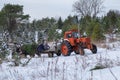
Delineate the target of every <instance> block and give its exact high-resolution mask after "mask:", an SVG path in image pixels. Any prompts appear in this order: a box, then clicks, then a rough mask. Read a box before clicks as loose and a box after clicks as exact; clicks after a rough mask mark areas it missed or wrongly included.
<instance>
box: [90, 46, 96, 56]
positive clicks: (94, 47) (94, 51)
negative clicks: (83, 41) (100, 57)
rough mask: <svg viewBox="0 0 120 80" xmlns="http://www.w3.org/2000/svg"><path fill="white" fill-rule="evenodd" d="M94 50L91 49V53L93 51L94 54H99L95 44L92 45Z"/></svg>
mask: <svg viewBox="0 0 120 80" xmlns="http://www.w3.org/2000/svg"><path fill="white" fill-rule="evenodd" d="M92 47H93V48H92V49H91V51H92V53H93V54H96V53H97V47H96V45H94V44H92Z"/></svg>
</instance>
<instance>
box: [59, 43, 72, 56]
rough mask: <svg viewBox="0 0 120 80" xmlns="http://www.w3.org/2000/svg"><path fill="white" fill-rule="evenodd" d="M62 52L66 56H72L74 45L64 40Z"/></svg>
mask: <svg viewBox="0 0 120 80" xmlns="http://www.w3.org/2000/svg"><path fill="white" fill-rule="evenodd" d="M61 52H62V54H63V55H64V56H70V54H71V52H72V47H71V45H70V43H69V42H68V41H63V43H62V45H61Z"/></svg>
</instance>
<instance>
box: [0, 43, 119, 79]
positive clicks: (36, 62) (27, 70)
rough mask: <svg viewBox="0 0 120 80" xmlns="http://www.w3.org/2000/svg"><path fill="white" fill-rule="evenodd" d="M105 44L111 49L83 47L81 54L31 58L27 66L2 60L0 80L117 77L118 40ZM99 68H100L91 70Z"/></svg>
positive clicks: (23, 60)
mask: <svg viewBox="0 0 120 80" xmlns="http://www.w3.org/2000/svg"><path fill="white" fill-rule="evenodd" d="M108 45H110V49H105V48H98V52H97V54H92V53H91V51H89V50H85V55H84V56H81V55H76V54H75V53H74V52H72V54H71V56H67V57H65V56H60V57H57V56H56V55H54V57H53V58H48V57H47V55H42V57H41V58H39V57H34V58H31V60H30V62H29V63H28V64H27V65H26V66H22V65H20V66H10V65H11V64H12V62H6V61H5V62H3V63H2V64H1V65H0V80H120V43H119V42H115V43H109V44H108ZM27 60H28V58H26V59H22V60H21V62H22V63H24V62H25V61H27ZM98 67H100V68H103V69H96V70H92V69H94V68H98Z"/></svg>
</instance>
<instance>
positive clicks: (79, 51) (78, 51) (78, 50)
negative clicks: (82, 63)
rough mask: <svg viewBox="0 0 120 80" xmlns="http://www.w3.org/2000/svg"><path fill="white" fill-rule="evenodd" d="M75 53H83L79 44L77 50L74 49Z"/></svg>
mask: <svg viewBox="0 0 120 80" xmlns="http://www.w3.org/2000/svg"><path fill="white" fill-rule="evenodd" d="M75 53H76V54H80V55H84V54H85V52H84V49H83V48H82V47H81V46H80V45H79V46H78V48H77V50H76V51H75Z"/></svg>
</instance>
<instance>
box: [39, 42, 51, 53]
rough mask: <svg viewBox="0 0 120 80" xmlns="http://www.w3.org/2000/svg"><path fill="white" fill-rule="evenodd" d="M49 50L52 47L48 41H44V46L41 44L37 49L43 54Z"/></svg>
mask: <svg viewBox="0 0 120 80" xmlns="http://www.w3.org/2000/svg"><path fill="white" fill-rule="evenodd" d="M49 49H50V46H49V45H48V44H47V41H46V40H43V41H42V44H40V45H39V46H38V47H37V51H38V52H42V51H45V50H49Z"/></svg>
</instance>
